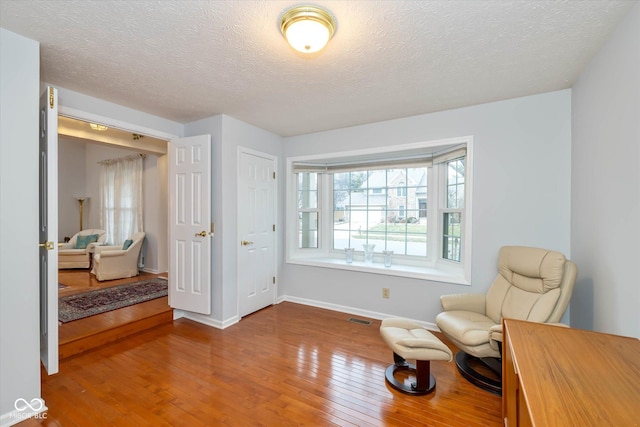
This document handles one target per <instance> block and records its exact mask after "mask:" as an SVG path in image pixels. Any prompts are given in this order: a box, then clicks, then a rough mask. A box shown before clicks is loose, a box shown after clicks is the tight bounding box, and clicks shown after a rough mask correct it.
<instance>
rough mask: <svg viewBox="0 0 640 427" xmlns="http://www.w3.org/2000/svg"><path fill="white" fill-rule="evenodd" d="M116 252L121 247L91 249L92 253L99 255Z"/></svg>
mask: <svg viewBox="0 0 640 427" xmlns="http://www.w3.org/2000/svg"><path fill="white" fill-rule="evenodd" d="M117 250H122V246H106V245H96V246H95V247H94V248H93V253H95V254H101V253H103V252H111V251H117Z"/></svg>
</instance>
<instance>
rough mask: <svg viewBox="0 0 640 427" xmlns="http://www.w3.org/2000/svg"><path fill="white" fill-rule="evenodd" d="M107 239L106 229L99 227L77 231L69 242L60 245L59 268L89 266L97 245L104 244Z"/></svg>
mask: <svg viewBox="0 0 640 427" xmlns="http://www.w3.org/2000/svg"><path fill="white" fill-rule="evenodd" d="M106 239H107V233H106V231H104V230H100V229H97V228H90V229H87V230H82V231H80V232H79V233H76V234H75V235H74V236H73V237H72V238H71V239H70V240H69V241H68V242H67V243H63V244H62V245H61V246H60V249H59V250H58V268H60V269H66V268H89V267H90V266H91V254H92V252H93V250H94V248H95V246H97V245H102V244H104V242H105V240H106Z"/></svg>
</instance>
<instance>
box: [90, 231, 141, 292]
mask: <svg viewBox="0 0 640 427" xmlns="http://www.w3.org/2000/svg"><path fill="white" fill-rule="evenodd" d="M144 236H145V233H143V232H140V233H135V234H134V235H133V236H131V239H130V240H131V244H130V246H129V247H128V248H127V249H123V245H118V246H96V247H95V251H94V255H93V269H92V270H91V273H93V274H95V275H96V279H98V281H103V280H113V279H122V278H125V277H134V276H137V275H138V257H139V256H140V250H141V249H142V243H143V241H144Z"/></svg>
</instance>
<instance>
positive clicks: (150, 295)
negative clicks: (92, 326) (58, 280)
mask: <svg viewBox="0 0 640 427" xmlns="http://www.w3.org/2000/svg"><path fill="white" fill-rule="evenodd" d="M167 294H168V290H167V279H165V278H162V277H156V278H153V279H148V280H142V281H140V282H135V283H127V284H125V285H118V286H113V287H110V288H104V289H97V290H95V291H89V292H84V293H81V294H76V295H69V296H66V297H61V298H59V299H58V320H59V321H60V322H62V323H67V322H71V321H73V320H78V319H84V318H85V317H89V316H95V315H96V314H101V313H105V312H107V311H112V310H116V309H118V308H122V307H128V306H130V305H134V304H138V303H141V302H145V301H150V300H152V299H156V298H162V297H164V296H166V295H167Z"/></svg>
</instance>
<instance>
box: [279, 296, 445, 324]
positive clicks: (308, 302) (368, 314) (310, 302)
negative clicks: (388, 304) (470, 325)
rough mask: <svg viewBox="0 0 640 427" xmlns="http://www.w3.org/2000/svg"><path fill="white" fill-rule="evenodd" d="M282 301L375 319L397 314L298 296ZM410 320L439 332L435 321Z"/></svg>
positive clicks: (285, 298) (287, 297)
mask: <svg viewBox="0 0 640 427" xmlns="http://www.w3.org/2000/svg"><path fill="white" fill-rule="evenodd" d="M284 301H288V302H293V303H296V304H303V305H309V306H312V307H318V308H324V309H327V310H332V311H339V312H341V313H347V314H353V315H357V316H364V317H369V318H371V319H377V320H384V319H387V318H389V317H398V316H396V315H393V314H386V313H379V312H376V311H369V310H362V309H360V308H355V307H348V306H344V305H338V304H331V303H328V302H325V301H315V300H310V299H306V298H298V297H293V296H289V295H283V296H281V297H278V300H277V303H278V304H280V303H281V302H284ZM410 320H413V321H414V322H417V323H419V324H420V325H421V326H422V327H424V328H425V329H428V330H431V331H436V332H440V329H439V328H438V327H437V326H436V324H435V323H430V322H424V321H422V320H417V319H410Z"/></svg>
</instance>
